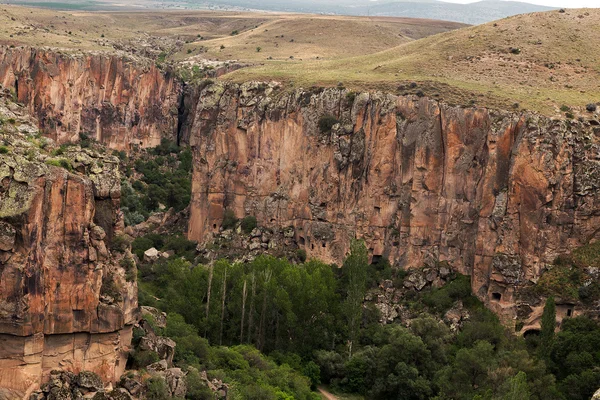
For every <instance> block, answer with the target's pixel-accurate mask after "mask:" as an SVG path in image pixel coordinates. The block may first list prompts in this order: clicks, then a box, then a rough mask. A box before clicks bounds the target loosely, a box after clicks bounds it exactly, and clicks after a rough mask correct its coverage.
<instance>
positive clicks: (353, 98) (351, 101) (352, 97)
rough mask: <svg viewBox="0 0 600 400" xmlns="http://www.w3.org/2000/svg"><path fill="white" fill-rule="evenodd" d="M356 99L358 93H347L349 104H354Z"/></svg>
mask: <svg viewBox="0 0 600 400" xmlns="http://www.w3.org/2000/svg"><path fill="white" fill-rule="evenodd" d="M355 99H356V92H348V93H346V101H347V102H348V103H354V100H355Z"/></svg>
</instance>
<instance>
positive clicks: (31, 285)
mask: <svg viewBox="0 0 600 400" xmlns="http://www.w3.org/2000/svg"><path fill="white" fill-rule="evenodd" d="M7 104H8V105H7ZM0 115H2V116H3V117H2V123H3V124H4V125H5V126H6V125H8V127H6V128H4V129H3V133H2V135H0V136H1V139H2V142H3V143H4V146H5V147H3V148H4V149H7V148H9V149H11V150H10V151H4V152H3V153H2V154H1V155H0V181H1V185H0V353H1V354H2V360H1V361H0V388H2V389H11V390H12V392H3V396H8V397H7V398H23V397H28V396H29V394H30V393H31V392H32V391H33V390H35V389H37V388H38V387H39V385H40V384H41V383H42V382H44V381H46V380H47V379H48V377H49V375H50V373H51V372H52V371H53V370H56V369H65V370H69V371H73V372H76V373H77V372H80V371H92V372H94V373H97V374H98V375H99V376H100V377H101V378H102V379H104V380H105V381H107V382H114V381H115V380H116V379H118V378H119V376H120V375H121V374H122V373H123V371H124V370H125V364H126V361H127V355H128V351H129V349H128V346H129V344H130V342H131V337H132V327H133V324H134V323H136V322H137V320H138V319H139V318H138V307H137V284H136V282H135V280H133V281H132V280H131V279H128V278H127V277H126V271H125V269H124V267H123V265H124V264H123V263H122V262H121V261H122V260H123V258H124V257H127V256H126V255H125V254H122V253H120V252H117V251H115V250H113V249H112V248H111V245H112V241H113V238H114V237H115V235H116V234H118V232H120V231H121V230H122V229H123V223H122V217H121V212H120V210H119V197H120V174H119V163H118V159H117V158H116V157H114V156H111V155H106V154H103V153H99V152H96V151H93V150H90V149H82V148H80V147H72V148H69V149H68V150H66V151H64V153H63V154H62V155H61V157H62V158H61V159H60V160H63V164H62V165H67V166H68V168H65V167H61V166H57V165H54V164H53V163H52V162H51V161H49V160H51V159H50V158H49V156H48V154H47V152H48V151H49V150H50V147H51V146H52V144H51V143H49V142H47V141H44V140H43V139H44V138H40V139H39V140H40V141H39V142H38V141H37V140H36V139H35V136H32V134H35V132H37V128H36V127H35V126H34V125H32V124H33V123H35V120H34V119H30V118H29V117H28V116H27V114H23V110H22V109H21V107H19V106H15V105H14V103H11V102H3V104H2V105H1V106H0ZM4 118H8V119H4ZM6 121H9V122H6ZM40 143H42V144H40ZM44 149H46V150H44Z"/></svg>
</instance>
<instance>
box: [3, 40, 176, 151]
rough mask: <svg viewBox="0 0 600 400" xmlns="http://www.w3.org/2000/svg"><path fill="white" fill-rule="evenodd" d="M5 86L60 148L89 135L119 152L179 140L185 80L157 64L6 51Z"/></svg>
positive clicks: (39, 51) (97, 56) (102, 56)
mask: <svg viewBox="0 0 600 400" xmlns="http://www.w3.org/2000/svg"><path fill="white" fill-rule="evenodd" d="M0 84H2V85H3V86H4V87H9V88H12V89H13V90H14V91H15V93H16V96H17V98H18V101H19V102H21V103H23V104H25V105H27V107H28V108H29V111H30V113H31V114H32V115H35V116H36V117H37V118H38V120H39V124H40V129H41V130H42V131H43V132H44V133H45V134H46V135H48V136H50V137H52V138H53V139H54V140H56V141H57V142H58V143H65V142H70V141H73V142H76V141H78V140H79V134H80V133H83V134H86V135H89V136H90V137H91V138H95V139H96V140H98V141H99V142H102V143H104V144H106V145H107V146H109V147H110V148H113V149H118V150H127V149H131V148H132V146H135V145H138V146H141V147H152V146H156V145H157V144H159V143H160V139H161V137H163V136H166V137H176V135H177V114H178V106H179V97H180V91H181V88H180V84H179V80H178V79H176V78H175V77H174V76H171V75H169V74H164V73H163V72H161V71H160V70H158V69H157V68H156V67H155V66H154V65H153V64H151V63H150V62H148V65H142V64H141V63H139V62H133V61H131V60H127V59H126V58H124V57H118V56H114V55H112V56H111V55H106V54H93V53H89V54H85V55H68V54H63V53H59V52H56V51H51V50H43V49H33V48H8V47H0Z"/></svg>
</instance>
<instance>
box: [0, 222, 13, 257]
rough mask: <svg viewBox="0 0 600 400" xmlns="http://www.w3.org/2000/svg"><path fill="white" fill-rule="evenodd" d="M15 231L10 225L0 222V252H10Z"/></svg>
mask: <svg viewBox="0 0 600 400" xmlns="http://www.w3.org/2000/svg"><path fill="white" fill-rule="evenodd" d="M15 235H16V231H15V228H14V226H12V225H11V224H9V223H7V222H4V221H0V250H2V251H10V250H12V249H13V247H14V245H15Z"/></svg>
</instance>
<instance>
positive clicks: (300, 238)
mask: <svg viewBox="0 0 600 400" xmlns="http://www.w3.org/2000/svg"><path fill="white" fill-rule="evenodd" d="M305 243H306V240H305V239H304V238H303V237H302V236H300V237H298V244H299V245H300V246H304V244H305Z"/></svg>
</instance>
